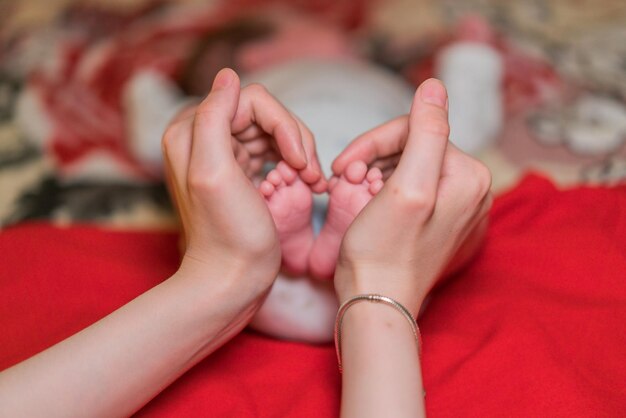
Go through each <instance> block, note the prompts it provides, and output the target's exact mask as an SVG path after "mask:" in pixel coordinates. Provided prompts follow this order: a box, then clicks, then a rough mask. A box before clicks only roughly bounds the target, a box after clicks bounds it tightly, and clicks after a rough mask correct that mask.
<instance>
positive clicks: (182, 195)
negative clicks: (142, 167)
mask: <svg viewBox="0 0 626 418" xmlns="http://www.w3.org/2000/svg"><path fill="white" fill-rule="evenodd" d="M163 154H164V158H165V163H166V164H165V165H166V175H167V180H168V186H169V188H170V192H171V194H172V197H173V200H174V202H175V205H176V207H177V209H178V213H179V215H180V218H181V221H182V226H183V233H184V237H185V248H186V249H185V254H184V257H183V261H182V264H181V268H180V270H179V273H181V274H183V275H187V276H196V277H207V276H210V275H212V274H214V275H216V276H223V277H228V276H229V275H227V274H225V275H223V274H222V273H226V270H228V271H237V272H241V273H242V274H241V275H238V276H239V277H240V281H241V280H244V278H245V280H246V281H247V283H236V285H237V286H235V287H236V288H237V289H239V290H241V291H242V292H243V293H246V292H249V295H248V296H249V297H250V298H252V299H254V297H256V296H258V295H259V294H263V293H264V292H265V291H266V290H267V289H268V288H269V287H270V285H271V283H272V282H273V280H274V278H275V277H276V274H277V273H278V269H279V267H280V246H279V242H278V238H277V234H276V227H275V225H274V222H273V220H272V216H271V214H270V212H269V210H268V208H267V205H266V203H265V201H264V200H263V198H262V197H261V195H260V193H259V192H258V190H257V189H256V187H255V186H254V185H253V183H252V181H251V178H252V177H254V176H255V175H257V174H258V173H259V172H260V171H261V170H262V168H263V165H264V163H265V162H267V161H268V160H276V159H278V158H280V159H284V160H286V161H287V163H289V164H290V165H291V166H292V167H294V168H296V169H298V170H299V172H300V177H301V178H302V179H303V180H304V181H305V182H307V183H309V184H310V185H311V187H312V188H313V189H314V190H315V191H318V192H321V191H324V190H325V188H326V180H325V179H324V177H323V175H322V171H321V169H320V166H319V162H318V159H317V156H316V151H315V144H314V141H313V136H312V134H311V133H310V131H308V129H307V128H306V127H304V125H303V124H302V123H301V122H300V121H299V120H298V119H297V118H296V117H295V116H293V115H292V114H291V113H289V111H287V110H286V109H285V108H284V107H283V106H282V105H281V104H280V103H279V102H278V101H277V100H276V99H275V98H273V97H272V96H271V95H270V94H269V93H268V92H267V91H266V90H265V89H264V88H263V87H261V86H259V85H250V86H248V87H245V88H243V89H241V88H240V82H239V78H238V77H237V74H235V73H234V72H233V71H232V70H229V69H225V70H222V71H220V73H219V74H218V75H217V76H216V78H215V81H214V83H213V88H212V90H211V92H210V93H209V95H208V96H207V97H206V99H204V101H203V102H202V103H201V104H200V105H199V106H197V108H195V109H187V110H186V111H184V112H182V113H181V114H180V115H179V116H178V117H177V118H176V119H175V120H174V121H173V122H172V124H171V125H170V126H169V128H168V129H167V131H166V132H165V135H164V137H163ZM228 285H230V284H228ZM240 285H241V286H240ZM239 290H238V291H239ZM248 299H249V298H248Z"/></svg>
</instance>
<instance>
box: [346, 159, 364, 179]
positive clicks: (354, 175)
mask: <svg viewBox="0 0 626 418" xmlns="http://www.w3.org/2000/svg"><path fill="white" fill-rule="evenodd" d="M366 173H367V164H365V163H364V162H363V161H354V162H352V163H350V165H349V166H348V167H346V171H345V172H344V176H345V177H346V179H348V181H349V182H350V183H352V184H359V183H363V180H365V174H366Z"/></svg>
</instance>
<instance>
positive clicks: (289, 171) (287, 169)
mask: <svg viewBox="0 0 626 418" xmlns="http://www.w3.org/2000/svg"><path fill="white" fill-rule="evenodd" d="M276 171H278V172H279V173H280V175H281V176H282V178H283V180H285V182H286V183H287V184H291V183H293V182H294V181H295V180H296V178H297V177H298V172H297V171H296V170H294V169H293V168H291V166H290V165H289V164H287V163H286V162H284V161H280V162H279V163H278V164H277V165H276Z"/></svg>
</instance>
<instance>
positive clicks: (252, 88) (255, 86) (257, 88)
mask: <svg viewBox="0 0 626 418" xmlns="http://www.w3.org/2000/svg"><path fill="white" fill-rule="evenodd" d="M244 89H245V90H246V91H247V92H249V93H251V94H252V95H254V96H259V95H260V96H263V95H267V94H268V91H267V88H266V87H265V86H264V85H262V84H259V83H252V84H250V85H248V86H246V87H245V88H244Z"/></svg>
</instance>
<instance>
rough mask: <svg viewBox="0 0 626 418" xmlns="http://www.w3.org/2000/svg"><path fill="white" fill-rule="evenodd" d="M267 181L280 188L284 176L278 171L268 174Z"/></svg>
mask: <svg viewBox="0 0 626 418" xmlns="http://www.w3.org/2000/svg"><path fill="white" fill-rule="evenodd" d="M265 179H266V180H267V181H269V182H270V183H272V184H273V185H274V186H280V184H281V183H282V182H283V176H281V175H280V173H279V172H278V170H276V169H274V170H272V171H270V172H269V173H267V176H266V177H265Z"/></svg>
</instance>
